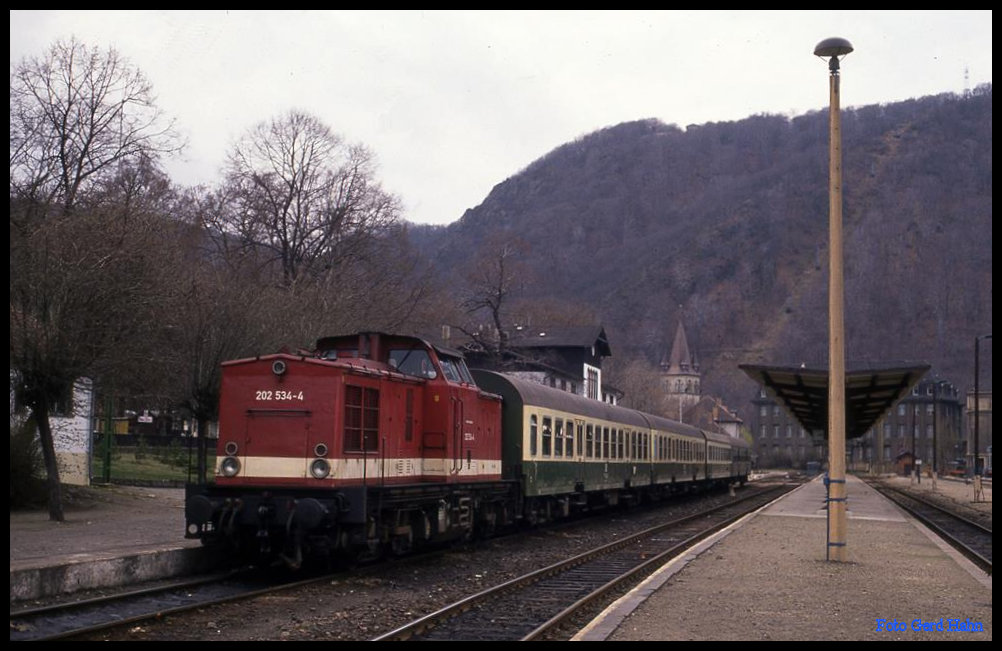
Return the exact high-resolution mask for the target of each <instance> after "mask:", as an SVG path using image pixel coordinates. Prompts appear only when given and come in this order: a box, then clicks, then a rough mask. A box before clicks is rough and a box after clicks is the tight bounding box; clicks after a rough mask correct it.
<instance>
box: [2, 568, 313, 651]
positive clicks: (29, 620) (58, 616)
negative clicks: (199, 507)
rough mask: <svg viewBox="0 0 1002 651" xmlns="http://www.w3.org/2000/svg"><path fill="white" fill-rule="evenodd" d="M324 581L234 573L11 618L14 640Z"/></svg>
mask: <svg viewBox="0 0 1002 651" xmlns="http://www.w3.org/2000/svg"><path fill="white" fill-rule="evenodd" d="M321 580H324V577H316V576H312V577H310V578H308V579H303V580H297V581H294V582H292V581H288V578H287V577H286V579H285V580H284V581H283V580H281V579H278V578H276V577H275V576H273V575H271V574H269V573H262V572H260V571H256V572H255V571H241V572H230V573H226V574H221V575H213V576H208V577H200V578H198V579H192V580H189V581H180V582H174V583H170V584H168V585H162V586H157V587H153V588H146V589H141V590H132V591H128V592H119V593H115V594H109V595H105V596H101V597H95V598H92V599H86V600H81V601H73V602H65V603H59V604H52V605H48V606H42V607H39V608H31V609H24V610H19V611H12V612H11V613H10V641H11V642H14V641H39V640H58V639H64V638H68V637H73V636H77V635H83V634H85V633H92V632H95V631H101V630H104V629H108V628H113V627H117V626H124V625H126V624H130V623H135V622H141V621H145V620H149V619H153V618H158V617H162V616H164V615H168V614H171V613H177V612H183V611H185V610H191V609H193V608H201V607H204V606H209V605H212V604H219V603H225V602H228V601H234V600H237V599H248V598H251V597H255V596H258V595H261V594H266V593H269V592H274V591H276V590H287V589H290V588H294V587H297V586H299V585H307V584H310V583H314V582H316V581H321Z"/></svg>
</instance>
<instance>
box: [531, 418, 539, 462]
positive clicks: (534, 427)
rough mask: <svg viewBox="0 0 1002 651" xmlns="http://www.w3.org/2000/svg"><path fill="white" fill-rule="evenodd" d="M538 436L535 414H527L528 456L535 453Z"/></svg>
mask: <svg viewBox="0 0 1002 651" xmlns="http://www.w3.org/2000/svg"><path fill="white" fill-rule="evenodd" d="M538 436H539V422H538V419H537V417H536V414H532V415H531V416H529V456H531V457H534V456H536V453H537V449H538V448H537V437H538Z"/></svg>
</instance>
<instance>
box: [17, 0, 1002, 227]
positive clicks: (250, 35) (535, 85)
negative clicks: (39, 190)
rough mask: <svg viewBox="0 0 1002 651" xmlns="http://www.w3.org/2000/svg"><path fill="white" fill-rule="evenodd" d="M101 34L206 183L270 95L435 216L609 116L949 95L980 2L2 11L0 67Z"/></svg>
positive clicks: (977, 43) (774, 109)
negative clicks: (373, 163) (837, 43)
mask: <svg viewBox="0 0 1002 651" xmlns="http://www.w3.org/2000/svg"><path fill="white" fill-rule="evenodd" d="M70 36H76V37H77V38H78V39H79V40H81V41H82V42H84V43H86V44H87V45H94V46H100V47H102V48H103V47H106V46H113V47H114V48H116V49H117V50H118V51H119V52H120V53H121V54H122V55H124V56H125V57H126V58H127V59H129V60H130V61H131V62H132V63H133V64H134V65H136V66H137V67H138V68H140V69H141V70H142V71H143V72H144V73H145V74H146V76H147V77H148V78H149V79H150V81H151V82H152V84H153V87H154V91H155V93H156V95H157V97H158V101H159V104H160V106H161V108H163V109H164V111H165V112H166V113H168V114H169V115H171V116H173V117H174V118H176V119H177V124H178V127H179V128H180V130H181V131H182V132H183V133H184V134H185V135H186V136H187V138H188V141H189V147H188V149H187V150H186V152H185V154H184V160H183V161H176V162H173V163H171V164H169V165H168V170H169V172H170V173H171V176H172V177H173V179H174V180H175V181H176V182H178V183H183V184H194V183H209V184H211V183H215V182H217V181H218V180H219V176H220V175H219V170H220V167H221V164H222V162H223V160H224V157H225V154H226V151H227V149H228V148H229V145H230V144H231V143H232V141H233V140H234V139H235V138H236V137H237V136H238V135H240V134H241V133H242V132H244V131H245V130H247V129H248V128H250V127H252V126H253V125H255V124H257V123H259V122H261V121H264V120H267V119H270V118H272V117H275V116H277V115H279V114H281V113H283V112H285V111H287V110H289V109H292V108H296V109H302V110H305V111H308V112H311V113H314V114H316V115H317V116H318V117H319V118H320V119H322V120H323V121H324V122H326V123H327V124H328V125H329V126H330V127H331V128H333V129H334V131H336V132H338V133H340V134H341V135H342V136H344V137H345V138H346V139H347V140H349V141H351V142H360V143H363V144H365V145H366V146H368V147H369V148H370V149H371V150H372V151H373V153H374V154H375V156H376V159H377V160H378V162H379V170H378V178H379V180H380V181H381V182H382V184H383V187H384V189H386V190H388V191H390V192H392V193H394V194H396V195H398V196H399V197H400V198H401V199H402V201H403V204H404V206H405V213H404V217H405V218H406V219H408V220H410V221H413V222H418V223H439V224H444V223H449V222H452V221H455V220H456V219H458V218H459V217H461V216H462V214H463V211H465V210H466V209H467V208H472V207H474V206H476V205H478V204H479V203H480V202H481V201H482V200H483V199H484V198H485V197H486V196H487V194H488V192H490V190H491V188H492V187H493V186H494V185H496V184H497V183H500V182H501V181H503V180H504V179H506V178H508V177H509V176H512V175H514V174H516V173H518V172H519V171H520V170H521V169H523V168H525V167H526V166H527V165H528V164H529V163H531V162H532V161H534V160H536V159H537V158H539V157H540V156H543V155H544V154H546V153H547V152H549V151H550V150H552V149H553V148H555V147H557V146H559V145H561V144H563V143H565V142H568V141H570V140H574V139H575V138H578V137H580V136H582V135H585V134H587V133H590V132H592V131H595V130H597V129H601V128H603V127H606V126H610V125H613V124H618V123H620V122H625V121H630V120H638V119H644V118H652V117H653V118H658V119H660V120H662V121H663V122H666V123H669V124H672V123H673V124H677V125H678V126H680V127H685V126H686V125H688V124H703V123H706V122H719V121H728V120H740V119H742V118H745V117H748V116H749V115H754V114H757V113H773V114H777V113H778V114H785V115H800V114H803V113H806V112H808V111H814V110H819V109H822V108H824V107H826V106H827V103H828V81H827V77H828V72H827V67H826V65H825V63H823V62H822V61H821V60H819V59H817V58H815V57H814V56H813V55H812V52H813V50H814V46H815V45H816V44H817V43H818V42H819V41H821V40H823V39H825V38H827V37H829V36H841V37H844V38H847V39H849V40H850V41H851V42H852V44H853V46H854V47H855V48H856V51H855V52H853V53H852V54H851V55H850V56H849V57H848V58H847V59H846V60H845V61H844V62H843V64H842V105H843V107H848V106H861V105H866V104H875V103H887V102H894V101H899V100H904V99H908V98H910V97H921V96H923V95H932V94H936V93H942V92H954V93H960V92H962V91H963V90H964V87H965V82H966V83H967V84H968V85H969V87H970V88H974V87H975V86H977V85H978V84H982V83H990V82H991V80H992V12H991V11H990V10H983V11H908V12H903V11H870V12H867V11H802V12H794V11H782V12H780V11H768V12H766V11H742V12H736V11H705V12H699V11H660V12H654V11H633V12H596V11H573V12H572V11H544V12H528V11H505V12H496V11H438V12H432V11H392V12H389V11H388V12H378V11H282V12H254V11H230V12H224V11H197V12H189V11H141V12H140V11H11V12H10V60H11V64H12V65H13V64H15V63H16V62H18V61H20V60H21V58H23V57H24V56H26V55H31V56H37V55H41V54H43V53H44V51H45V50H46V49H47V48H48V46H50V45H51V44H52V43H53V42H55V41H56V40H57V39H60V38H68V37H70Z"/></svg>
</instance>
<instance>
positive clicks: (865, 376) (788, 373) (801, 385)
mask: <svg viewBox="0 0 1002 651" xmlns="http://www.w3.org/2000/svg"><path fill="white" fill-rule="evenodd" d="M739 368H740V369H741V370H742V371H744V372H745V373H746V374H747V375H748V376H749V377H751V378H752V379H753V380H755V381H756V382H758V383H759V384H760V385H761V386H762V387H763V388H764V389H765V390H766V392H767V393H768V394H769V395H770V396H771V397H773V398H774V399H775V400H776V401H777V402H778V403H779V404H781V405H782V406H783V408H784V409H786V411H787V412H788V413H789V414H790V415H791V416H793V418H795V419H796V420H797V421H798V422H799V423H800V424H801V426H803V428H804V429H805V430H807V431H809V432H811V433H813V434H819V435H821V436H824V437H825V438H827V436H828V369H807V368H796V367H781V366H757V365H751V364H741V365H740V366H739ZM929 368H930V366H929V365H928V364H914V365H907V364H904V363H902V364H895V365H885V366H878V365H868V366H861V365H860V366H857V367H856V368H853V369H850V370H847V371H846V374H845V404H846V424H845V436H846V438H847V439H851V438H858V437H860V436H863V435H864V434H865V433H866V431H867V430H869V429H870V428H871V427H873V425H874V424H876V422H877V421H878V420H880V418H881V417H882V416H883V415H884V414H885V413H887V411H888V410H890V409H891V408H892V407H893V406H894V405H895V403H897V402H898V401H899V400H901V399H902V398H903V397H905V396H906V395H907V394H908V392H909V391H911V388H912V387H913V386H914V385H915V384H917V383H918V381H919V380H920V379H921V378H922V376H923V375H925V374H926V372H928V371H929Z"/></svg>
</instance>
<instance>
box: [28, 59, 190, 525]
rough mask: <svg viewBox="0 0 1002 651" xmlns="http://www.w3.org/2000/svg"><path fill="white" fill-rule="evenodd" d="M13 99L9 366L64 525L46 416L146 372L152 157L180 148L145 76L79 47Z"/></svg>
mask: <svg viewBox="0 0 1002 651" xmlns="http://www.w3.org/2000/svg"><path fill="white" fill-rule="evenodd" d="M10 98H11V99H10V134H11V135H10V241H9V243H10V366H11V369H12V371H13V374H12V376H13V377H14V378H15V380H16V384H17V386H16V389H17V393H18V395H19V396H20V397H21V398H22V400H23V401H24V403H25V406H27V407H28V408H29V409H31V411H32V414H33V417H34V419H35V421H36V423H37V424H38V428H39V436H40V440H41V447H42V452H43V457H44V462H45V468H46V473H47V482H48V489H49V517H50V518H51V519H53V520H62V519H63V511H62V499H61V491H60V482H59V468H58V465H57V463H56V458H55V451H54V444H53V440H52V432H51V428H50V426H49V415H50V413H51V409H52V406H53V404H54V403H55V401H56V399H57V397H58V396H59V395H60V394H61V393H63V392H64V391H66V390H67V388H68V387H69V386H71V385H72V383H73V381H74V380H75V379H76V378H78V377H80V376H83V375H89V376H91V377H102V376H104V377H107V376H109V375H111V374H112V373H116V372H117V373H124V372H126V371H134V370H137V369H142V368H145V367H148V365H149V364H148V362H149V360H148V355H147V353H148V345H149V343H150V342H151V340H152V337H151V327H155V326H156V324H158V323H159V322H160V320H161V315H160V313H159V310H160V308H161V307H162V306H163V305H164V302H165V299H166V297H167V295H168V294H169V291H170V290H169V289H165V288H166V287H169V281H170V280H171V279H170V271H169V270H170V269H171V262H170V260H169V259H168V255H169V253H170V248H169V247H167V246H165V243H168V242H171V241H172V239H173V238H172V235H173V233H171V231H170V227H169V224H168V222H167V220H165V218H164V215H163V214H162V212H161V209H162V208H163V206H165V205H166V203H167V202H169V196H170V193H171V190H170V184H169V182H168V181H167V179H166V177H164V176H163V175H162V174H160V173H159V171H158V170H157V168H156V158H157V157H158V156H159V155H160V154H162V153H165V152H170V151H174V150H176V149H177V148H178V147H179V141H178V139H177V138H176V136H175V135H174V133H173V130H172V128H171V126H170V125H169V124H167V125H166V126H162V124H163V122H162V117H161V115H160V112H159V110H158V109H157V108H156V106H155V104H154V102H153V97H152V94H151V92H150V86H149V84H148V83H147V82H146V80H145V78H144V77H143V75H142V74H141V73H140V72H139V71H138V70H136V69H135V68H133V67H131V66H129V65H128V64H127V63H126V62H125V61H124V60H123V59H122V58H121V57H120V56H119V55H118V54H117V53H116V52H115V51H114V50H108V51H106V52H101V51H99V50H97V49H88V48H86V47H85V46H84V45H82V44H80V43H78V42H77V41H75V40H74V41H69V42H59V43H56V44H55V45H54V46H53V47H52V48H51V49H50V50H49V52H48V53H47V55H46V56H45V57H43V58H41V59H37V58H29V59H25V60H23V61H21V62H20V63H19V64H18V65H17V66H15V68H14V70H13V72H12V73H11V81H10ZM113 369H114V370H113Z"/></svg>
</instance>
